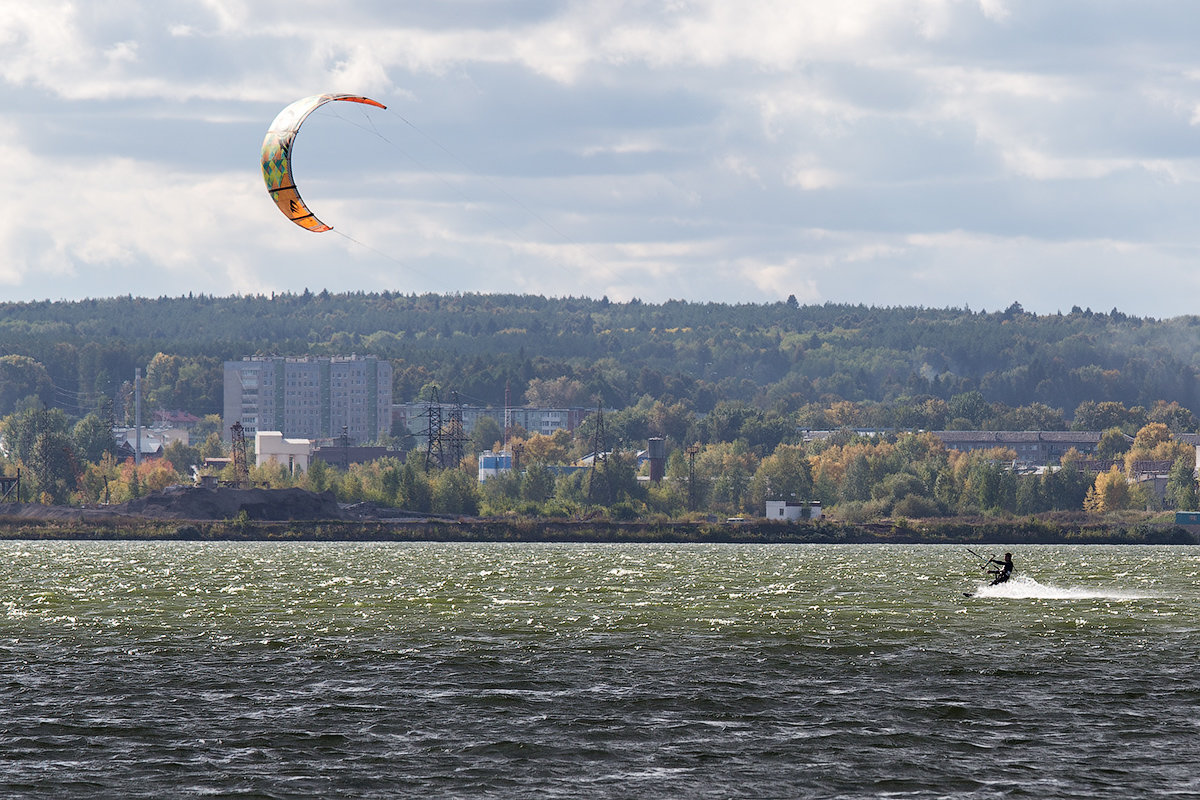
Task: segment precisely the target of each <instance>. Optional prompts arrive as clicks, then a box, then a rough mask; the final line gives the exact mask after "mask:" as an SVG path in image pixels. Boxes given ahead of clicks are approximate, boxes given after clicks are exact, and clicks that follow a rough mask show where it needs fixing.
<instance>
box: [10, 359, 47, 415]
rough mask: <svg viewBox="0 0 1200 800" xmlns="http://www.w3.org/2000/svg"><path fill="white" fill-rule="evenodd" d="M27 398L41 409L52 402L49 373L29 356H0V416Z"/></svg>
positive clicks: (13, 409)
mask: <svg viewBox="0 0 1200 800" xmlns="http://www.w3.org/2000/svg"><path fill="white" fill-rule="evenodd" d="M27 398H34V400H35V401H36V404H37V405H40V406H42V407H46V406H48V405H49V404H50V403H52V402H53V401H54V382H53V381H52V380H51V379H50V373H49V372H47V371H46V368H45V366H43V365H42V364H41V362H39V361H37V360H35V359H32V358H30V357H29V356H20V355H6V356H0V414H9V413H12V412H13V411H15V410H16V409H17V405H18V403H21V402H22V401H24V400H26V399H27Z"/></svg>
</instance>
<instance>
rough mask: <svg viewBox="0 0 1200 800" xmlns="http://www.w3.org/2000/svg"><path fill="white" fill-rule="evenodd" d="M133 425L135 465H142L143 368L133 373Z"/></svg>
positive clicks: (138, 368)
mask: <svg viewBox="0 0 1200 800" xmlns="http://www.w3.org/2000/svg"><path fill="white" fill-rule="evenodd" d="M133 424H134V427H135V428H136V433H135V434H134V445H133V446H134V450H133V463H134V465H135V466H139V467H140V466H141V465H142V368H141V367H137V368H136V369H135V370H134V372H133Z"/></svg>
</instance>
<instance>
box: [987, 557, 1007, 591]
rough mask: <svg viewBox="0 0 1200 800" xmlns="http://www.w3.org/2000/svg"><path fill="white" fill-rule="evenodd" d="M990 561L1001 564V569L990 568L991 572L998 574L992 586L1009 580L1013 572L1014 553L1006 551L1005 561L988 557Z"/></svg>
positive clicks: (990, 562)
mask: <svg viewBox="0 0 1200 800" xmlns="http://www.w3.org/2000/svg"><path fill="white" fill-rule="evenodd" d="M988 563H989V564H996V565H998V566H999V569H989V570H988V572H989V573H990V574H992V575H995V576H996V578H995V580H993V581H992V586H995V585H996V584H997V583H1004V582H1005V581H1006V580H1008V579H1009V578H1011V577H1012V573H1013V560H1012V553H1005V554H1004V560H1003V561H999V560H997V559H995V558H992V559H988Z"/></svg>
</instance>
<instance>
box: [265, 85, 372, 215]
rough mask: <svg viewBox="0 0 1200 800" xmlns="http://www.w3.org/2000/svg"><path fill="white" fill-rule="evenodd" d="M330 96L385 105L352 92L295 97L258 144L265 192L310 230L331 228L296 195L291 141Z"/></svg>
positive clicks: (282, 209) (286, 213)
mask: <svg viewBox="0 0 1200 800" xmlns="http://www.w3.org/2000/svg"><path fill="white" fill-rule="evenodd" d="M332 100H344V101H347V102H350V103H363V104H365V105H369V106H376V107H378V108H387V106H385V105H384V104H383V103H377V102H375V101H374V100H372V99H371V98H369V97H362V96H360V95H355V94H315V95H313V96H312V97H305V98H304V99H302V100H297V101H296V102H294V103H292V104H291V105H289V106H288V107H287V108H285V109H283V111H280V112H279V116H277V117H275V121H274V122H272V123H271V127H270V128H269V129H268V130H267V136H266V138H265V139H263V145H262V171H263V180H264V181H266V183H267V192H268V193H269V194H270V195H271V199H272V200H274V201H275V205H277V206H279V210H280V211H282V212H283V215H284V216H285V217H287V218H288V219H290V220H291V221H292V222H294V223H296V224H297V225H299V226H300V227H301V228H306V229H308V230H310V231H313V232H314V233H321V232H322V231H328V230H332V226H330V225H326V224H325V223H324V222H321V220H319V219H317V218H316V217H315V216H314V215H313V213H312V212H311V211H309V210H308V206H306V205H304V201H303V200H302V199H300V192H299V191H298V190H297V189H296V182H295V180H293V178H292V143H293V142H295V140H296V134H297V133H299V132H300V125H301V124H302V123H303V122H304V120H305V119H306V118H307V117H308V115H309V114H311V113H312V112H314V111H316V110H317V109H318V108H320V107H321V106H323V105H325V104H326V103H328V102H330V101H332Z"/></svg>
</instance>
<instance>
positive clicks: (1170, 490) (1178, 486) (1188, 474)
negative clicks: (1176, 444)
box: [1167, 457, 1200, 511]
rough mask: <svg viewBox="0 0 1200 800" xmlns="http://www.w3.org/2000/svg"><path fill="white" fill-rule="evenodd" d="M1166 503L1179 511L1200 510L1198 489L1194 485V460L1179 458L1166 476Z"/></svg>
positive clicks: (1199, 492) (1199, 490)
mask: <svg viewBox="0 0 1200 800" xmlns="http://www.w3.org/2000/svg"><path fill="white" fill-rule="evenodd" d="M1167 503H1168V504H1169V505H1170V507H1171V508H1175V509H1178V510H1179V511H1197V510H1200V487H1198V486H1197V485H1196V460H1195V457H1192V458H1186V457H1185V458H1179V459H1177V460H1176V461H1175V464H1174V465H1173V466H1172V467H1171V472H1170V474H1169V475H1168V476H1167Z"/></svg>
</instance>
